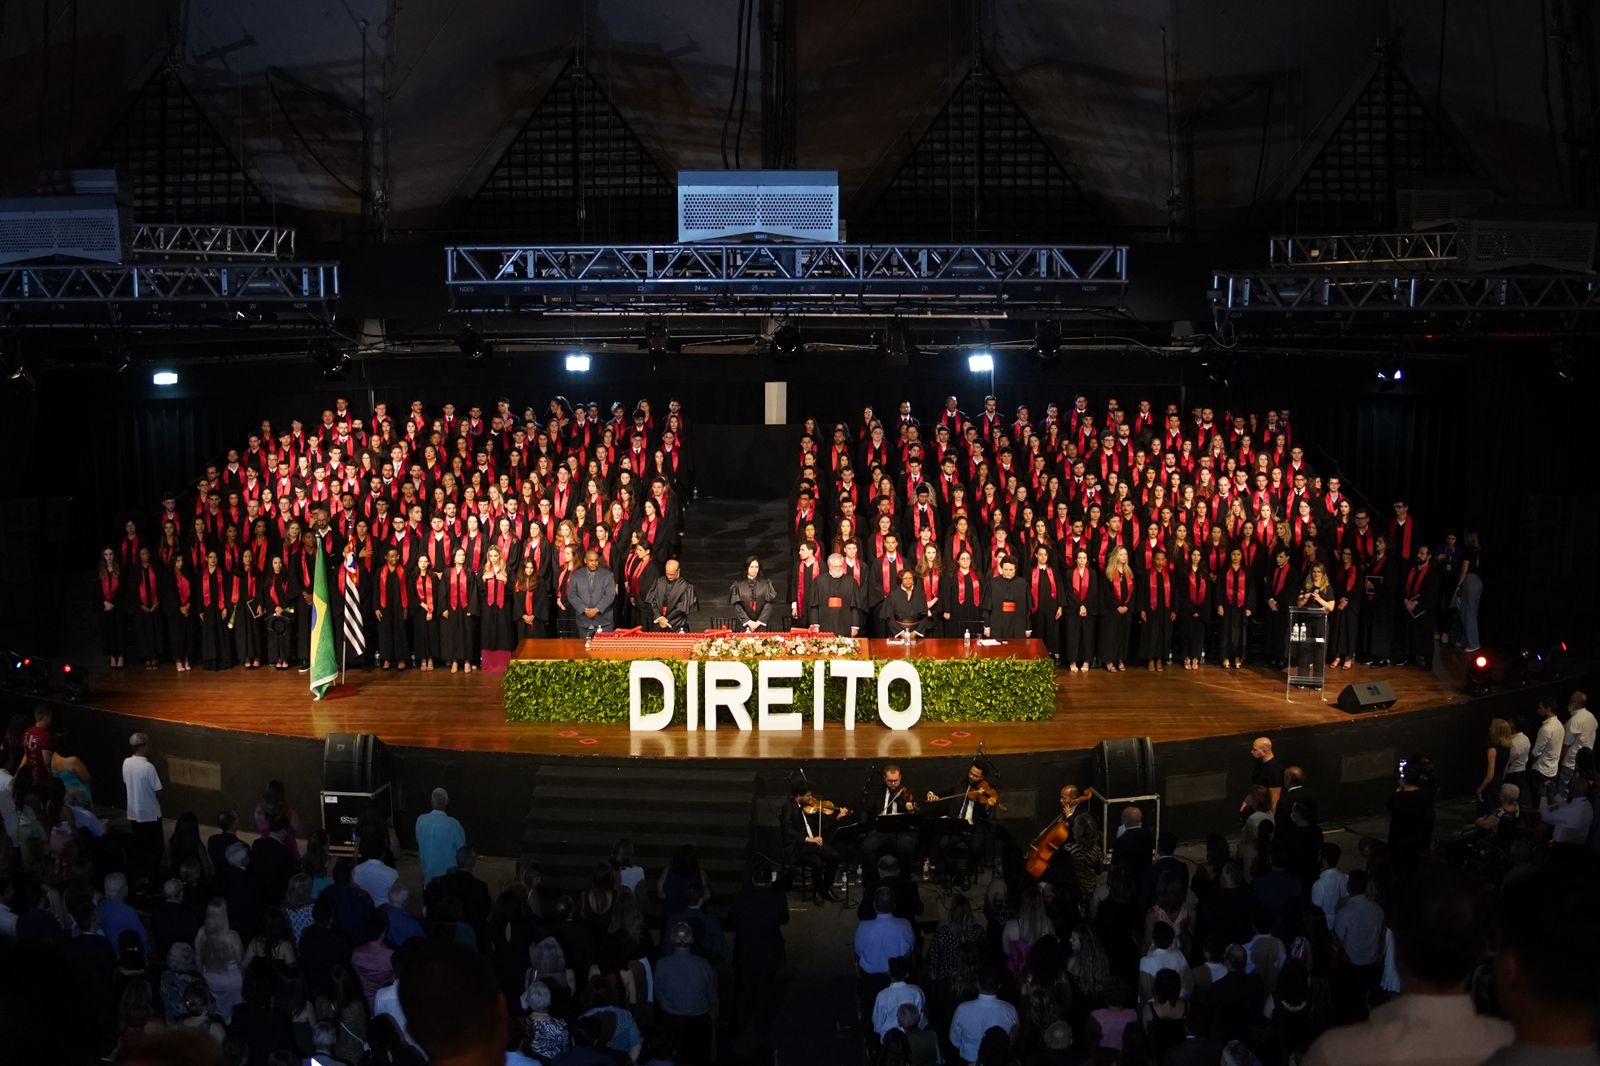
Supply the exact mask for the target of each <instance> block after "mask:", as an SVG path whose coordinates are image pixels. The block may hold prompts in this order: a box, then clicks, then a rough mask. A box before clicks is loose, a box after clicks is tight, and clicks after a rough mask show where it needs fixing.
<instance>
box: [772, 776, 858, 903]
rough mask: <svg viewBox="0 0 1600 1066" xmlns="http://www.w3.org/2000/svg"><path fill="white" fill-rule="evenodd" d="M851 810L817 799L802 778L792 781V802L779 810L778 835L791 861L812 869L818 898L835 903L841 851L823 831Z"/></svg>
mask: <svg viewBox="0 0 1600 1066" xmlns="http://www.w3.org/2000/svg"><path fill="white" fill-rule="evenodd" d="M849 813H850V809H849V808H848V807H838V806H835V805H834V804H833V803H831V802H828V801H823V800H818V799H817V797H816V795H815V793H813V792H812V790H811V782H809V781H806V780H805V779H803V778H802V779H799V780H796V781H794V782H791V783H790V785H789V802H788V803H785V804H784V805H783V807H782V808H781V809H780V810H779V812H778V837H779V839H780V840H781V841H782V843H783V846H784V848H785V849H786V850H787V851H788V853H789V862H790V864H791V865H794V866H803V867H805V868H806V869H808V870H810V871H812V874H811V878H812V880H811V883H812V885H813V886H814V887H815V890H816V891H815V895H816V897H817V898H818V899H821V900H828V901H830V902H832V901H835V900H837V899H838V898H839V897H838V896H836V895H834V892H833V879H834V876H835V875H836V874H837V873H838V872H839V853H838V851H836V850H834V848H833V846H832V845H830V844H829V843H828V842H827V841H826V840H824V839H823V830H824V829H825V828H826V827H827V826H829V825H837V824H838V822H839V820H840V819H842V818H843V817H844V816H845V815H847V814H849Z"/></svg>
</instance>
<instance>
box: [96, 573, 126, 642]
mask: <svg viewBox="0 0 1600 1066" xmlns="http://www.w3.org/2000/svg"><path fill="white" fill-rule="evenodd" d="M130 572H131V571H124V572H123V573H130ZM108 586H109V588H108ZM95 592H96V594H97V596H98V599H97V600H96V609H97V613H98V614H99V617H100V651H101V653H102V654H104V655H106V656H108V657H110V658H113V659H114V658H117V657H119V656H121V655H122V654H123V652H124V651H125V650H126V649H127V646H128V614H127V606H126V605H127V602H128V597H127V588H126V582H125V581H124V580H123V578H122V576H121V575H118V576H117V577H115V578H113V577H111V575H109V574H106V573H104V572H102V573H101V574H100V575H99V580H98V581H96V582H95ZM107 602H109V603H110V604H111V610H109V611H108V610H106V609H105V604H106V603H107Z"/></svg>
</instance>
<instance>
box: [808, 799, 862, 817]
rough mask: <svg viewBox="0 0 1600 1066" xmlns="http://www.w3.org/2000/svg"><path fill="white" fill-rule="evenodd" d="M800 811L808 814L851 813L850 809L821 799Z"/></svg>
mask: <svg viewBox="0 0 1600 1066" xmlns="http://www.w3.org/2000/svg"><path fill="white" fill-rule="evenodd" d="M800 809H801V810H802V811H804V812H805V813H806V814H837V815H846V814H849V813H850V808H848V807H841V806H839V805H838V804H837V803H835V802H833V800H825V799H819V800H817V801H815V802H813V803H808V804H806V805H805V806H804V807H801V808H800Z"/></svg>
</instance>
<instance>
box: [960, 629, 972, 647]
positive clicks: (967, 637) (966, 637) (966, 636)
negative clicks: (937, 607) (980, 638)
mask: <svg viewBox="0 0 1600 1066" xmlns="http://www.w3.org/2000/svg"><path fill="white" fill-rule="evenodd" d="M961 643H962V644H971V643H972V629H971V628H970V627H969V628H968V629H967V631H966V632H965V633H962V634H961Z"/></svg>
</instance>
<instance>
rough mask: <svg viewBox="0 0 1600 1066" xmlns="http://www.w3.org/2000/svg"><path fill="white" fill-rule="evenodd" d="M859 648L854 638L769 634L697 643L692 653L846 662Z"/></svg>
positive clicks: (708, 656) (712, 656)
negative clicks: (843, 660)
mask: <svg viewBox="0 0 1600 1066" xmlns="http://www.w3.org/2000/svg"><path fill="white" fill-rule="evenodd" d="M859 649H860V644H859V642H858V641H857V640H856V639H855V638H853V637H835V636H813V635H809V634H802V635H797V636H785V635H779V634H766V635H761V636H726V637H710V638H708V639H706V640H702V641H698V642H697V643H696V644H695V646H694V650H693V652H692V653H691V654H692V656H693V657H694V658H696V659H847V658H852V657H854V656H855V655H856V654H857V652H858V651H859Z"/></svg>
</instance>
